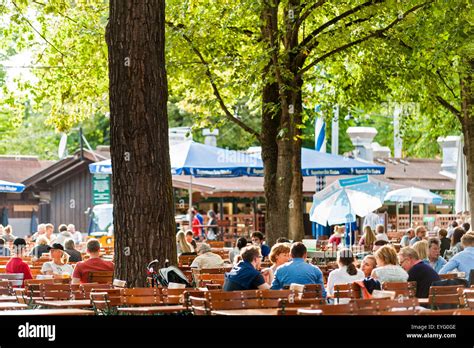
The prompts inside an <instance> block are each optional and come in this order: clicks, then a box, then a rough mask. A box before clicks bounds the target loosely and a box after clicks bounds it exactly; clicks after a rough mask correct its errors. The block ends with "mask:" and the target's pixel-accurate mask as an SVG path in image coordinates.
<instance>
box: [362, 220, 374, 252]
mask: <svg viewBox="0 0 474 348" xmlns="http://www.w3.org/2000/svg"><path fill="white" fill-rule="evenodd" d="M374 243H375V234H374V232H373V231H372V229H371V228H370V226H369V225H367V226H364V234H363V235H362V237H361V238H360V240H359V245H363V246H364V250H367V251H370V250H372V248H373V246H374Z"/></svg>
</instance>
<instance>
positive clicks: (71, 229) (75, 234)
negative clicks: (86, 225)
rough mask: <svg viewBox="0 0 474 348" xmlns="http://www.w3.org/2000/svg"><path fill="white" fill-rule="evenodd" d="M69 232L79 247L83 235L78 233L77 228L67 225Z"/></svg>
mask: <svg viewBox="0 0 474 348" xmlns="http://www.w3.org/2000/svg"><path fill="white" fill-rule="evenodd" d="M67 230H68V232H69V233H71V234H72V240H73V241H74V244H76V245H79V244H81V243H82V233H81V232H79V231H76V226H74V225H73V224H69V225H67Z"/></svg>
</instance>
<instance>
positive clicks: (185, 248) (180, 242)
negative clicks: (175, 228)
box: [176, 231, 195, 256]
mask: <svg viewBox="0 0 474 348" xmlns="http://www.w3.org/2000/svg"><path fill="white" fill-rule="evenodd" d="M176 247H177V251H178V256H180V255H192V254H195V252H194V247H193V246H192V245H191V244H190V243H188V241H187V239H186V234H185V233H184V231H179V232H178V233H176Z"/></svg>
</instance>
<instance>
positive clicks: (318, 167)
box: [252, 147, 385, 176]
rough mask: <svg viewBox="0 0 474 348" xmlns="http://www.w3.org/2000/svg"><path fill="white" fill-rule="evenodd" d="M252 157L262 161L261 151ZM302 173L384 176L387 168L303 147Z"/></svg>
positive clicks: (306, 174)
mask: <svg viewBox="0 0 474 348" xmlns="http://www.w3.org/2000/svg"><path fill="white" fill-rule="evenodd" d="M252 156H255V157H257V158H258V159H261V150H260V152H259V151H256V152H255V153H254V154H252ZM301 173H302V175H303V176H316V175H317V176H329V175H364V174H370V175H383V174H384V173H385V167H383V166H378V165H375V164H374V163H370V162H363V161H359V160H355V159H353V158H347V157H344V156H340V155H333V154H330V153H325V152H319V151H316V150H312V149H307V148H304V147H303V148H301ZM261 174H263V172H262V173H261Z"/></svg>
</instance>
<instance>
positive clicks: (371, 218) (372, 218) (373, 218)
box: [363, 212, 381, 231]
mask: <svg viewBox="0 0 474 348" xmlns="http://www.w3.org/2000/svg"><path fill="white" fill-rule="evenodd" d="M380 223H381V221H380V217H379V216H378V215H377V214H375V213H373V212H370V213H368V214H367V215H366V216H365V218H364V224H363V226H370V228H371V229H372V231H374V230H375V228H376V227H377V225H379V224H380Z"/></svg>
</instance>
